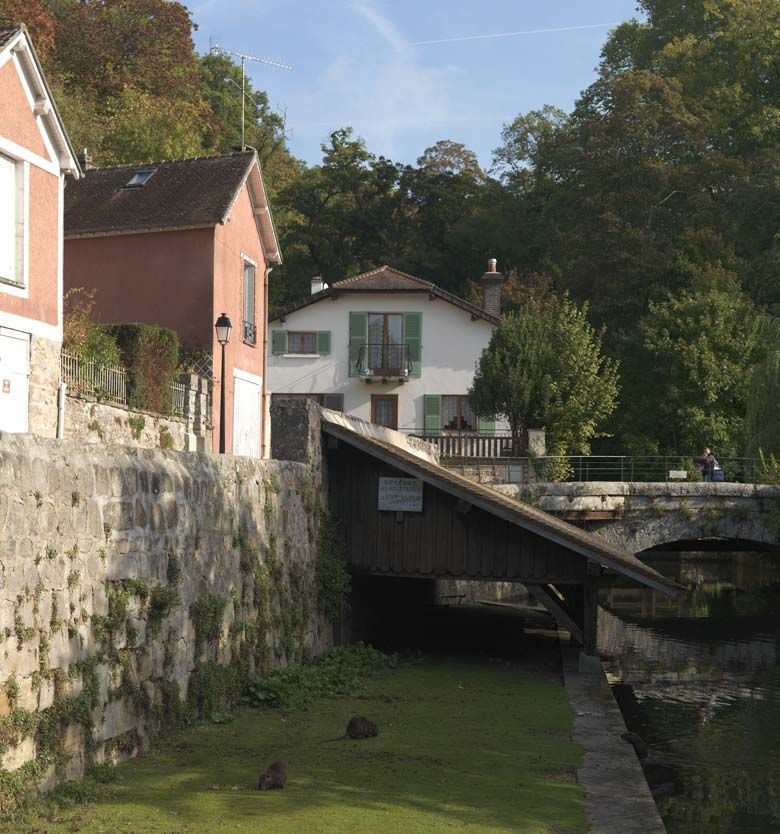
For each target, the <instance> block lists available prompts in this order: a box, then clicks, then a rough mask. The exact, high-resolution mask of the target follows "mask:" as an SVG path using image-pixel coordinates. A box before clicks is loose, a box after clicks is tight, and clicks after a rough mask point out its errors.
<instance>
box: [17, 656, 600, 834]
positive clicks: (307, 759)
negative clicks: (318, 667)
mask: <svg viewBox="0 0 780 834" xmlns="http://www.w3.org/2000/svg"><path fill="white" fill-rule="evenodd" d="M354 713H360V714H364V715H366V716H368V717H369V718H371V719H373V720H374V721H376V722H377V724H378V725H379V728H380V734H379V736H378V737H377V738H375V739H366V740H362V741H352V740H350V739H343V738H342V739H338V738H337V737H338V736H341V735H342V733H343V732H344V728H345V726H346V724H347V721H348V719H349V718H350V716H351V715H353V714H354ZM571 726H572V713H571V709H570V707H569V705H568V702H567V699H566V694H565V690H564V689H563V687H562V686H561V685H560V683H559V682H558V681H556V680H554V679H551V678H550V677H549V676H543V675H540V674H538V673H534V672H528V671H523V670H522V669H519V668H516V667H509V666H506V665H497V664H489V663H482V662H478V661H465V660H464V661H454V660H442V661H439V660H431V661H427V662H422V663H416V664H411V665H403V666H401V667H399V668H398V669H395V670H390V671H387V672H383V673H380V674H379V675H377V676H376V677H374V678H371V679H370V680H369V681H368V683H367V686H366V687H365V688H364V689H362V690H361V693H360V695H359V696H358V697H351V698H342V699H333V700H321V701H317V702H315V703H314V704H312V705H310V706H309V708H308V709H307V710H306V711H296V712H289V713H282V712H279V711H275V710H255V709H248V708H247V709H242V710H239V711H238V712H237V713H236V717H235V720H234V721H232V722H231V723H229V724H220V725H201V726H197V727H193V728H190V729H188V730H186V731H184V732H181V733H177V734H175V735H173V736H172V737H171V738H169V739H168V740H167V741H166V742H165V743H164V744H163V745H162V746H160V747H159V748H158V749H157V750H156V751H155V752H153V753H151V754H150V755H148V756H146V757H144V758H141V759H135V760H132V761H130V762H127V763H126V764H124V765H122V766H120V767H119V769H118V774H117V775H118V777H119V781H118V782H117V783H115V784H109V785H100V786H99V789H100V791H101V793H102V796H101V798H100V799H99V800H98V801H97V802H95V803H94V804H90V805H80V806H76V807H71V808H62V807H57V806H54V805H51V806H50V807H48V809H47V810H46V811H45V812H44V813H42V814H40V815H39V816H38V817H35V818H30V819H29V820H28V821H27V822H25V823H21V824H20V823H18V822H17V823H15V824H14V825H13V826H12V827H11V828H7V827H3V824H2V823H0V832H4V833H5V832H8V834H10V832H11V831H13V832H14V834H34V832H40V831H45V832H46V834H60V832H62V833H63V834H64V832H81V834H102V833H103V832H111V834H138V833H139V832H144V834H147V832H148V834H201V832H203V834H228V833H229V834H233V832H268V834H302V832H306V834H358V832H359V833H360V834H367V833H368V832H370V834H407V832H408V833H409V834H417V832H420V834H423V833H424V834H429V832H430V834H437V832H458V831H467V832H469V834H504V833H505V832H506V834H508V833H509V832H527V834H581V832H585V831H586V829H587V826H586V819H585V799H584V794H583V791H582V789H581V787H580V786H579V785H578V784H577V782H576V779H575V776H574V773H575V769H576V767H578V766H579V763H580V758H581V751H580V748H579V747H578V746H577V745H576V744H574V743H573V742H572V741H571V740H570V732H571ZM334 739H335V740H334ZM275 759H283V760H285V761H286V762H287V764H288V767H289V773H290V777H289V782H288V786H287V788H286V790H284V791H271V792H262V793H261V792H258V791H256V790H255V789H254V788H255V786H256V783H257V777H258V775H259V773H260V772H261V771H262V770H264V769H265V767H266V766H267V765H268V764H269V763H270V762H271V761H273V760H275Z"/></svg>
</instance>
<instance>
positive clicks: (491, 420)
mask: <svg viewBox="0 0 780 834" xmlns="http://www.w3.org/2000/svg"><path fill="white" fill-rule="evenodd" d="M477 428H478V429H479V433H480V434H495V433H496V418H495V417H480V418H479V420H478V422H477Z"/></svg>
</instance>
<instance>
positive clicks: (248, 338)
mask: <svg viewBox="0 0 780 834" xmlns="http://www.w3.org/2000/svg"><path fill="white" fill-rule="evenodd" d="M244 341H245V342H246V343H247V344H248V345H254V344H256V343H257V328H256V327H255V325H254V323H253V322H251V321H245V322H244Z"/></svg>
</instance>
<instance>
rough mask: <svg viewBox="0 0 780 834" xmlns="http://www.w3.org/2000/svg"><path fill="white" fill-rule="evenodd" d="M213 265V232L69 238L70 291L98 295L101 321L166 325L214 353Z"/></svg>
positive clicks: (187, 341) (67, 282) (188, 341)
mask: <svg viewBox="0 0 780 834" xmlns="http://www.w3.org/2000/svg"><path fill="white" fill-rule="evenodd" d="M213 261H214V230H213V229H187V230H182V231H178V232H149V233H146V234H125V235H111V236H107V235H104V236H100V237H87V238H74V239H66V241H65V278H64V281H65V291H66V292H67V291H68V290H69V289H72V288H75V287H85V288H88V289H94V290H96V293H95V311H96V313H97V315H98V318H99V320H100V321H103V322H145V323H146V324H161V325H163V326H164V327H170V328H171V329H172V330H175V331H176V332H177V333H178V334H179V338H180V339H181V340H182V342H184V343H185V344H187V345H193V346H197V347H201V348H203V349H205V350H209V349H210V348H211V333H210V328H211V324H212V319H211V315H212V311H213V308H212V298H211V296H212V289H211V288H212V276H213V267H212V264H213Z"/></svg>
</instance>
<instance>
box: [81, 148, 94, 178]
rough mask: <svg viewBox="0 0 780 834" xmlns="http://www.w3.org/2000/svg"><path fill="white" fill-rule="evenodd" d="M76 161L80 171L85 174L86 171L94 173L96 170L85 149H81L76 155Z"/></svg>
mask: <svg viewBox="0 0 780 834" xmlns="http://www.w3.org/2000/svg"><path fill="white" fill-rule="evenodd" d="M76 159H78V161H79V165H81V170H82V171H83V172H84V173H85V174H86V172H87V171H94V170H95V169H96V168H97V165H95V164H94V163H93V162H92V157H91V156H90V155H89V152H88V151H87V149H86V148H82V149H81V150H80V151H79V152H78V154H77V155H76Z"/></svg>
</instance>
